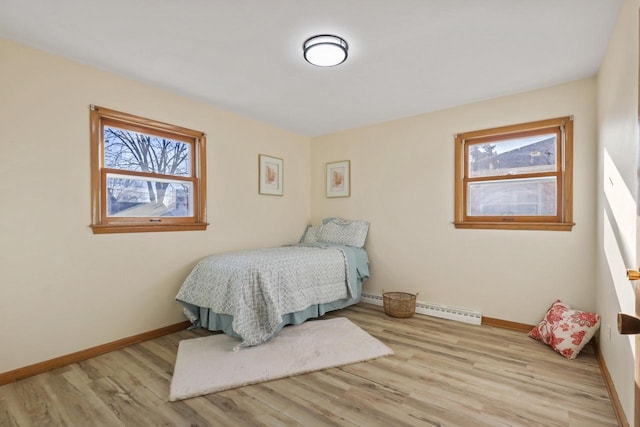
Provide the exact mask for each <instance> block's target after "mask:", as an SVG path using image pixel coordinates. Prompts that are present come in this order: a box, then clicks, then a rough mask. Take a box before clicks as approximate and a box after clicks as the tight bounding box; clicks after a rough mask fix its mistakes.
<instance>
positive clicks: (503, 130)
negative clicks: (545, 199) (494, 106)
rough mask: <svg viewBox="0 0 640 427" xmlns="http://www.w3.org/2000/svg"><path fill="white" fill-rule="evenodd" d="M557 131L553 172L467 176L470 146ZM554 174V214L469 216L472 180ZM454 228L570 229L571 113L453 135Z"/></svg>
mask: <svg viewBox="0 0 640 427" xmlns="http://www.w3.org/2000/svg"><path fill="white" fill-rule="evenodd" d="M549 133H556V135H557V136H558V139H557V144H558V145H557V147H556V150H557V152H556V162H557V165H558V167H557V169H556V170H555V171H553V172H535V173H523V174H518V175H509V174H504V175H491V176H490V177H486V176H484V177H476V178H471V177H469V172H468V171H469V164H470V162H469V147H471V146H472V145H476V144H487V143H491V142H496V143H499V142H500V141H503V140H505V139H511V138H517V137H521V136H522V137H525V136H534V135H542V134H549ZM547 176H555V177H556V178H557V184H556V185H557V190H556V191H557V192H556V201H557V208H556V215H555V216H534V215H531V216H524V215H515V216H507V215H503V216H488V215H487V216H471V215H468V213H467V209H468V194H467V193H468V184H469V183H470V182H475V181H488V180H490V181H496V182H499V181H503V180H518V179H523V180H524V179H531V178H536V177H547ZM453 224H454V226H455V227H456V228H467V229H468V228H475V229H505V230H553V231H571V230H572V228H573V226H574V225H575V223H574V222H573V116H566V117H559V118H554V119H548V120H540V121H535V122H529V123H522V124H517V125H510V126H501V127H496V128H491V129H484V130H478V131H472V132H465V133H460V134H457V135H455V220H454V222H453Z"/></svg>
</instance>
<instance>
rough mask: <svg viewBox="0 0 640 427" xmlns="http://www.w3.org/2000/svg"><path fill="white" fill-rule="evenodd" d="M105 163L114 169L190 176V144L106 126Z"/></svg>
mask: <svg viewBox="0 0 640 427" xmlns="http://www.w3.org/2000/svg"><path fill="white" fill-rule="evenodd" d="M104 165H105V167H107V168H111V169H123V170H128V171H137V172H150V173H159V174H165V175H177V176H191V145H190V144H187V143H185V142H182V141H175V140H172V139H167V138H161V137H158V136H154V135H147V134H143V133H139V132H134V131H130V130H124V129H118V128H116V127H112V126H105V127H104Z"/></svg>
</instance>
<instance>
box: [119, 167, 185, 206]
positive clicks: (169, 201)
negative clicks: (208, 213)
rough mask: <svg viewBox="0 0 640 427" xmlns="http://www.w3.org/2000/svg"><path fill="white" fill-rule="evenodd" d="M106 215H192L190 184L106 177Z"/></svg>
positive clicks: (123, 176)
mask: <svg viewBox="0 0 640 427" xmlns="http://www.w3.org/2000/svg"><path fill="white" fill-rule="evenodd" d="M107 216H114V217H158V216H166V217H190V216H193V183H192V182H184V181H172V180H168V179H147V178H134V177H130V176H125V175H115V174H107Z"/></svg>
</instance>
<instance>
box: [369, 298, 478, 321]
mask: <svg viewBox="0 0 640 427" xmlns="http://www.w3.org/2000/svg"><path fill="white" fill-rule="evenodd" d="M361 301H362V302H367V303H369V304H375V305H379V306H381V307H382V306H383V305H384V302H383V299H382V295H372V294H364V293H363V294H362V299H361ZM416 313H418V314H425V315H427V316H433V317H439V318H441V319H449V320H456V321H458V322H463V323H469V324H472V325H481V324H482V313H480V312H478V311H473V310H468V309H466V308H460V307H449V306H446V305H440V304H431V303H427V302H422V301H416Z"/></svg>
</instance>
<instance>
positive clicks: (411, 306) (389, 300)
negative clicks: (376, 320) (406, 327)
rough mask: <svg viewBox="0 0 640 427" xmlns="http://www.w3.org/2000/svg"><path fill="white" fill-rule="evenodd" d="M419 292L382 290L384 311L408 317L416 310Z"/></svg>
mask: <svg viewBox="0 0 640 427" xmlns="http://www.w3.org/2000/svg"><path fill="white" fill-rule="evenodd" d="M417 297H418V294H409V293H406V292H385V291H384V290H383V291H382V300H383V303H384V312H385V314H386V315H387V316H391V317H399V318H403V319H405V318H408V317H411V316H413V315H414V314H415V312H416V298H417Z"/></svg>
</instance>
